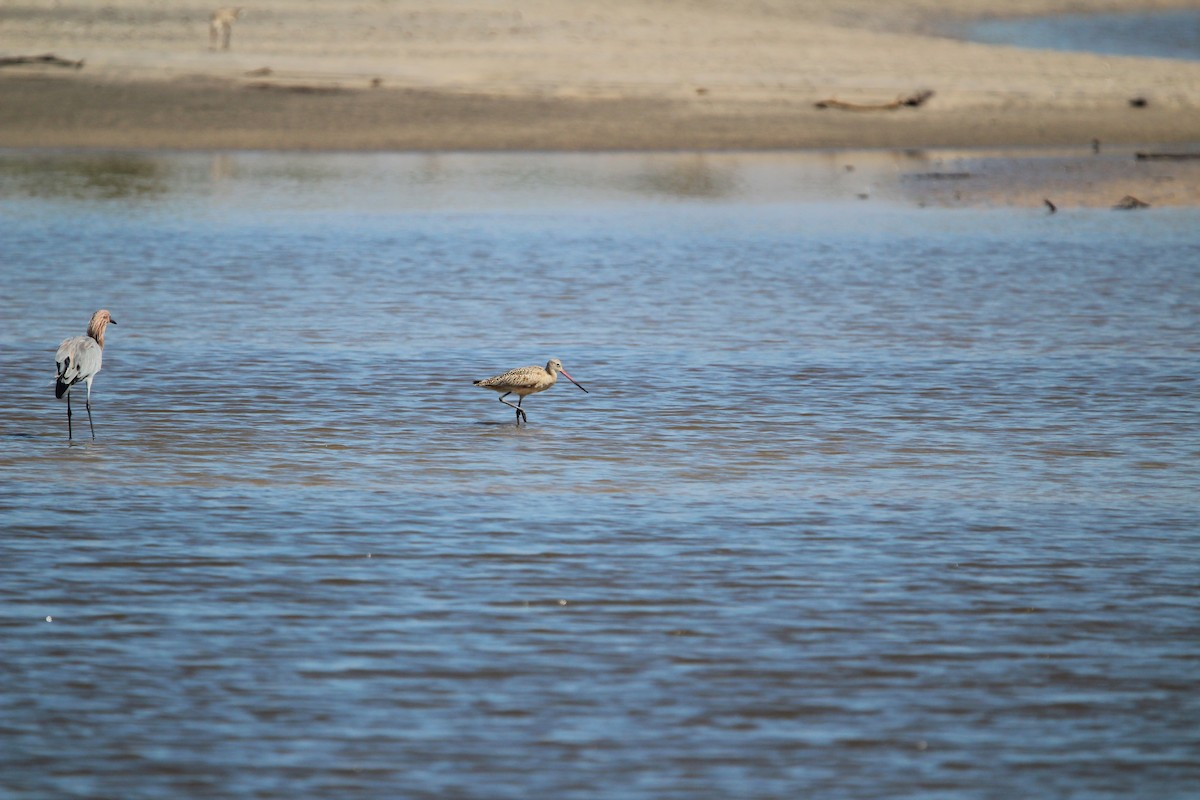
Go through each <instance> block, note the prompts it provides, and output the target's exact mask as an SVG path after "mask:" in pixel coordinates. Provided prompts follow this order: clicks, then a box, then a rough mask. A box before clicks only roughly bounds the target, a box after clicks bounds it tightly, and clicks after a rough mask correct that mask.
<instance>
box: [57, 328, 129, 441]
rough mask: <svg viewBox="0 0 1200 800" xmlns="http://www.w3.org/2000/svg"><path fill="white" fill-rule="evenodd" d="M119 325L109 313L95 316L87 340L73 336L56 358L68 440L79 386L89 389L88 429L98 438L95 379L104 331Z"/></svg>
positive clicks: (98, 368)
mask: <svg viewBox="0 0 1200 800" xmlns="http://www.w3.org/2000/svg"><path fill="white" fill-rule="evenodd" d="M110 322H111V323H112V324H113V325H116V324H117V321H116V320H115V319H113V318H112V314H109V313H108V311H106V310H105V309H103V308H102V309H100V310H99V311H97V312H96V313H95V314H92V321H91V322H89V323H88V327H87V335H86V336H72V337H71V338H70V339H64V340H63V343H62V344H60V345H59V346H58V352H57V353H55V354H54V361H55V363H56V364H57V365H58V380H57V381H56V382H55V384H54V396H55V397H58V398H62V396H63V395H64V394H65V395H66V396H67V440H68V441H70V439H71V389H72V388H74V386H75V384H77V383H84V384H86V385H87V400H86V401H85V405H86V406H87V412H88V427H89V428H91V429H92V438H93V439H95V438H96V427H95V426H94V425H93V424H92V379H93V378H95V377H96V373H97V372H99V371H100V362H101V361H102V360H103V357H104V329H105V328H107V327H108V323H110Z"/></svg>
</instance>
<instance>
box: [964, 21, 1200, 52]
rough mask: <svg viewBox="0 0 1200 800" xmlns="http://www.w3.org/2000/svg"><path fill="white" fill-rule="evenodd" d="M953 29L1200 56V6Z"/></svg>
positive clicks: (978, 35)
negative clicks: (1174, 9)
mask: <svg viewBox="0 0 1200 800" xmlns="http://www.w3.org/2000/svg"><path fill="white" fill-rule="evenodd" d="M954 33H956V34H958V35H961V36H963V37H964V38H967V39H973V40H975V41H978V42H985V43H987V44H1009V45H1017V46H1019V47H1033V48H1037V49H1040V50H1076V51H1082V52H1090V53H1103V54H1105V55H1113V56H1149V57H1152V58H1179V59H1185V60H1196V59H1200V10H1196V9H1190V10H1189V9H1185V10H1178V11H1156V12H1147V13H1144V14H1062V15H1056V16H1050V17H1015V18H1000V19H989V20H982V21H978V22H973V23H970V24H968V25H964V26H960V27H959V28H957V29H955V31H954Z"/></svg>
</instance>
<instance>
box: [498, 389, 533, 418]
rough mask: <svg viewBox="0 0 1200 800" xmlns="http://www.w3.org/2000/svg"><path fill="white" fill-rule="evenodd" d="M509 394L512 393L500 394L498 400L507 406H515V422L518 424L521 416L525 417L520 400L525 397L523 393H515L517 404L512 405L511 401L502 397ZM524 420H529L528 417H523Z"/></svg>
mask: <svg viewBox="0 0 1200 800" xmlns="http://www.w3.org/2000/svg"><path fill="white" fill-rule="evenodd" d="M510 394H512V392H505V393H504V394H502V395H500V402H501V403H504V405H506V406H508V407H509V408H515V409H516V410H517V424H518V425H520V424H521V417H525V411H524V410H523V409H522V408H521V401H522V400H524V399H525V395H517V404H516V405H515V406H514V405H513V404H512V403H510V402H508V401H507V400H505V399H504V398H506V397H508V396H509V395H510ZM525 421H526V422H529V417H525Z"/></svg>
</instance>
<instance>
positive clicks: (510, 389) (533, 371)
mask: <svg viewBox="0 0 1200 800" xmlns="http://www.w3.org/2000/svg"><path fill="white" fill-rule="evenodd" d="M560 372H561V373H562V374H563V375H564V376H565V377H566V379H567V380H569V381H570V382H571V383H574V384H575V385H576V386H579V388H580V389H583V387H582V386H580V385H579V383H578V381H576V380H575V379H574V378H572V377H571V375H570V373H568V372H567V371H566V370H565V369H563V365H562V362H561V361H559V360H558V359H557V358H552V359H550V360H549V361H547V362H546V366H545V368H544V369H543V368H542V367H539V366H537V365H536V364H535V365H533V366H530V367H518V368H517V369H510V370H509V371H508V372H502V373H501V374H499V375H496V376H493V377H491V378H484V379H483V380H480V381H475V385H476V386H479V387H480V388H483V389H492V390H494V391H497V392H503V394H501V395H500V402H501V403H504V405H506V406H509V407H510V408H515V409H516V410H517V424H518V425H520V424H521V419H522V418H524V419H525V421H526V422H528V421H529V418H528V417H526V416H525V411H524V410H523V409H522V408H521V401H522V400H524V399H525V396H526V395H530V394H536V393H537V392H544V391H546V390H547V389H549V388H550V387H551V386H553V385H554V384H556V383H558V373H560ZM583 391H584V392H587V389H583ZM510 394H515V395H517V396H518V397H517V404H516V405H515V406H514V405H513V404H512V403H510V402H508V401H507V400H505V399H504V398H506V397H508V396H509V395H510Z"/></svg>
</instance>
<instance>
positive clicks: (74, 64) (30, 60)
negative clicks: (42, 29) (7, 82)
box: [0, 53, 83, 69]
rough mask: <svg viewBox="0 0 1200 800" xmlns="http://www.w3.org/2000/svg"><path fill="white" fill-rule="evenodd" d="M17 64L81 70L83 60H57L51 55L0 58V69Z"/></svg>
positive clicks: (56, 57)
mask: <svg viewBox="0 0 1200 800" xmlns="http://www.w3.org/2000/svg"><path fill="white" fill-rule="evenodd" d="M17 64H47V65H49V66H52V67H70V68H71V69H83V59H82V58H81V59H79V60H78V61H71V60H70V59H69V58H59V57H58V56H56V55H54V54H53V53H45V54H44V55H40V56H0V67H12V66H16V65H17Z"/></svg>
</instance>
